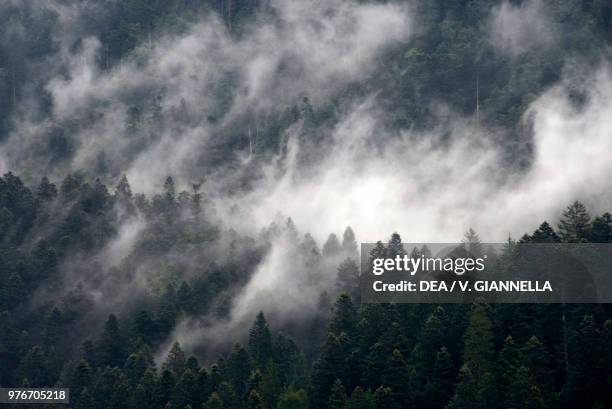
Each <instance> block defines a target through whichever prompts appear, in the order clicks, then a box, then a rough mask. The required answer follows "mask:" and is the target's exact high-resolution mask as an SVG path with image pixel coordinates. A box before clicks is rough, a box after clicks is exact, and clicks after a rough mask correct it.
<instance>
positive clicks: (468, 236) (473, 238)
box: [462, 227, 484, 258]
mask: <svg viewBox="0 0 612 409" xmlns="http://www.w3.org/2000/svg"><path fill="white" fill-rule="evenodd" d="M462 243H463V245H464V247H465V249H466V250H467V251H468V252H469V254H470V255H471V257H474V258H476V257H482V256H483V254H484V248H483V246H482V243H481V241H480V237H479V236H478V234H477V233H476V231H475V230H474V229H472V228H471V227H470V228H469V229H468V231H467V232H465V235H464V236H463V241H462Z"/></svg>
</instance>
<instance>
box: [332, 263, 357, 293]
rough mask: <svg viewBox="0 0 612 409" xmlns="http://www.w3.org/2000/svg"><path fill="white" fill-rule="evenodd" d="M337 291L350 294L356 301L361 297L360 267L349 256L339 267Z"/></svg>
mask: <svg viewBox="0 0 612 409" xmlns="http://www.w3.org/2000/svg"><path fill="white" fill-rule="evenodd" d="M336 291H338V292H339V293H344V294H348V295H349V296H351V298H352V299H353V300H354V301H357V300H358V297H359V267H358V266H357V263H355V262H354V261H353V259H350V258H347V259H346V260H344V261H343V262H342V264H340V266H339V267H338V275H337V276H336Z"/></svg>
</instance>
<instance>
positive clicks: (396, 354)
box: [382, 349, 413, 408]
mask: <svg viewBox="0 0 612 409" xmlns="http://www.w3.org/2000/svg"><path fill="white" fill-rule="evenodd" d="M382 384H383V385H384V386H388V387H389V388H391V391H392V392H393V398H394V399H395V401H396V403H397V405H398V406H399V407H401V408H406V407H410V406H411V402H410V398H411V396H412V395H413V393H412V391H411V388H410V371H409V369H408V365H407V363H406V361H405V360H404V357H403V355H402V353H401V352H400V351H399V350H398V349H395V350H394V351H393V353H392V354H391V357H390V358H389V359H388V360H387V365H386V367H385V370H384V372H383V377H382Z"/></svg>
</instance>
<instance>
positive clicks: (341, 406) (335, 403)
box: [328, 379, 347, 409]
mask: <svg viewBox="0 0 612 409" xmlns="http://www.w3.org/2000/svg"><path fill="white" fill-rule="evenodd" d="M328 407H329V409H346V407H347V400H346V390H345V389H344V385H343V384H342V381H341V380H340V379H336V381H335V382H334V384H333V385H332V387H331V390H330V393H329V398H328Z"/></svg>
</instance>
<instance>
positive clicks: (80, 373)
mask: <svg viewBox="0 0 612 409" xmlns="http://www.w3.org/2000/svg"><path fill="white" fill-rule="evenodd" d="M91 379H92V370H91V367H90V366H89V364H88V363H87V361H85V360H84V359H81V360H80V361H79V363H78V364H77V366H76V367H75V368H74V370H73V371H72V375H71V376H70V393H72V395H73V396H79V395H80V394H81V392H82V391H83V390H84V389H85V388H87V387H89V386H90V383H91Z"/></svg>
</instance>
